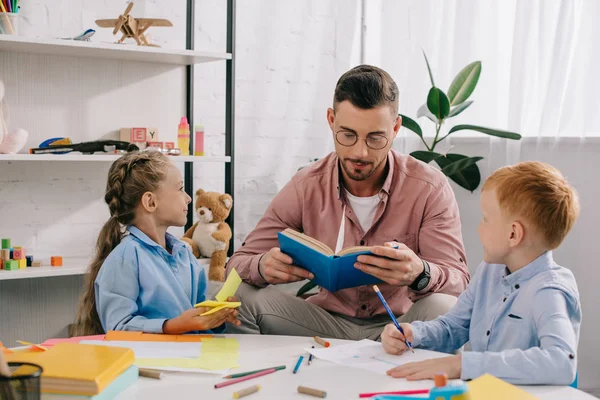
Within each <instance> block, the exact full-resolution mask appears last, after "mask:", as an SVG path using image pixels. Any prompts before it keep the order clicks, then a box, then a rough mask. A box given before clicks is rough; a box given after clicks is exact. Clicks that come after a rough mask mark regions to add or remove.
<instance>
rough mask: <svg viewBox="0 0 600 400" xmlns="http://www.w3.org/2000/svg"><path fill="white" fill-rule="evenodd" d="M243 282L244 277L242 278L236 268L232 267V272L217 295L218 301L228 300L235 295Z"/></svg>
mask: <svg viewBox="0 0 600 400" xmlns="http://www.w3.org/2000/svg"><path fill="white" fill-rule="evenodd" d="M241 283H242V278H240V276H239V275H238V273H237V271H236V270H235V269H232V270H231V273H230V274H229V276H228V277H227V280H226V281H225V284H224V285H223V287H222V288H221V290H220V291H219V293H217V295H216V296H215V299H217V301H227V299H228V298H229V297H231V296H234V295H235V292H237V290H238V287H240V284H241Z"/></svg>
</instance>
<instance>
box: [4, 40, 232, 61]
mask: <svg viewBox="0 0 600 400" xmlns="http://www.w3.org/2000/svg"><path fill="white" fill-rule="evenodd" d="M4 51H9V52H16V53H30V54H44V55H51V56H67V57H83V58H102V59H109V60H121V61H136V62H148V63H158V64H174V65H191V64H199V63H205V62H213V61H222V60H229V59H231V53H219V52H212V51H197V50H174V49H166V48H161V47H146V46H137V45H131V44H116V43H115V44H111V43H95V42H83V41H76V40H61V39H39V38H32V37H26V36H11V35H0V52H4Z"/></svg>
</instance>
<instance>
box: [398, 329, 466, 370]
mask: <svg viewBox="0 0 600 400" xmlns="http://www.w3.org/2000/svg"><path fill="white" fill-rule="evenodd" d="M403 329H404V328H403ZM461 368H462V356H461V355H460V354H458V355H456V356H451V357H444V358H434V359H432V360H425V361H420V362H415V363H408V364H404V365H401V366H399V367H396V368H392V369H390V370H389V371H387V374H388V375H389V376H391V377H393V378H406V380H407V381H419V380H421V379H433V378H434V376H435V375H438V374H443V373H445V374H447V375H448V379H458V378H460V371H461Z"/></svg>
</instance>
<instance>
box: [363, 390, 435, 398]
mask: <svg viewBox="0 0 600 400" xmlns="http://www.w3.org/2000/svg"><path fill="white" fill-rule="evenodd" d="M380 394H400V395H406V396H408V395H411V394H429V389H418V390H401V391H399V392H377V393H361V394H359V395H358V397H359V398H361V399H364V398H367V397H373V396H377V395H380Z"/></svg>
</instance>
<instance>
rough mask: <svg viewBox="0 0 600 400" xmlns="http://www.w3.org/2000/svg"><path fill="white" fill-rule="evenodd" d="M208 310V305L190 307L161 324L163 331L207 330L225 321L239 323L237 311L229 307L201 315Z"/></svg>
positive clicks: (172, 332)
mask: <svg viewBox="0 0 600 400" xmlns="http://www.w3.org/2000/svg"><path fill="white" fill-rule="evenodd" d="M208 310H210V308H208V307H199V308H190V309H189V310H186V311H184V312H183V313H181V315H180V316H178V317H176V318H173V319H169V320H167V321H165V323H164V324H163V333H167V334H180V333H186V332H190V331H207V330H210V329H213V328H216V327H218V326H221V325H223V324H224V323H225V322H226V321H228V322H231V323H233V324H235V325H239V324H240V322H239V321H238V320H237V315H238V312H237V311H236V310H234V309H231V308H224V309H222V310H219V311H217V312H215V313H212V314H208V315H204V316H201V315H200V314H203V313H205V312H207V311H208Z"/></svg>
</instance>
